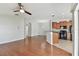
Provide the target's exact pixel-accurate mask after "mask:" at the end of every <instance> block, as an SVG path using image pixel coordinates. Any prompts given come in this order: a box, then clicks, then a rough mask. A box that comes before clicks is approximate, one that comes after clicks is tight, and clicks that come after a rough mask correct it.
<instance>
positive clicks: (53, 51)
mask: <svg viewBox="0 0 79 59" xmlns="http://www.w3.org/2000/svg"><path fill="white" fill-rule="evenodd" d="M71 55H72V54H71V53H68V52H66V51H64V50H62V49H60V48H57V47H55V46H51V45H50V44H48V43H47V42H46V37H45V36H35V37H31V38H27V39H23V40H19V41H15V42H11V43H6V44H2V45H0V56H71Z"/></svg>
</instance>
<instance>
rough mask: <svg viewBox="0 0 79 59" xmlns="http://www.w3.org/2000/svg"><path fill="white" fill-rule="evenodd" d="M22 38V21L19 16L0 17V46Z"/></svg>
mask: <svg viewBox="0 0 79 59" xmlns="http://www.w3.org/2000/svg"><path fill="white" fill-rule="evenodd" d="M23 38H24V24H23V19H22V18H21V17H19V16H8V15H0V44H1V43H6V42H10V41H15V40H19V39H23Z"/></svg>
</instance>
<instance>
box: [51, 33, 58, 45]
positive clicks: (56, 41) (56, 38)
mask: <svg viewBox="0 0 79 59" xmlns="http://www.w3.org/2000/svg"><path fill="white" fill-rule="evenodd" d="M52 37H53V44H57V43H59V34H58V33H57V32H54V33H53V36H52Z"/></svg>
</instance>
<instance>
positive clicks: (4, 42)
mask: <svg viewBox="0 0 79 59" xmlns="http://www.w3.org/2000/svg"><path fill="white" fill-rule="evenodd" d="M23 39H24V38H18V39H14V40H10V41H3V42H0V44H6V43H10V42H14V41H18V40H23Z"/></svg>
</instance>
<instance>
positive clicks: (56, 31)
mask: <svg viewBox="0 0 79 59" xmlns="http://www.w3.org/2000/svg"><path fill="white" fill-rule="evenodd" d="M60 30H65V31H67V32H68V30H67V29H52V30H49V31H46V32H53V33H59V32H60Z"/></svg>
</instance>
